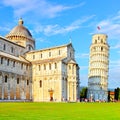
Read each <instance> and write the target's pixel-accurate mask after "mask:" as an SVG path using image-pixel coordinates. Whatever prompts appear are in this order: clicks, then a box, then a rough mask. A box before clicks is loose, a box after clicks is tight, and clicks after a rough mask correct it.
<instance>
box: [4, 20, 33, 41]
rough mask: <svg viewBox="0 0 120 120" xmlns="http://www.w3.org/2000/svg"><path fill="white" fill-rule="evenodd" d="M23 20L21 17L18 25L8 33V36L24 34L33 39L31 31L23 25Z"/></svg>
mask: <svg viewBox="0 0 120 120" xmlns="http://www.w3.org/2000/svg"><path fill="white" fill-rule="evenodd" d="M23 23H24V22H23V20H22V19H19V21H18V25H17V26H16V27H14V28H13V29H12V30H11V31H10V33H9V34H7V35H6V37H7V38H9V37H10V36H24V37H27V38H30V39H32V35H31V33H30V31H29V30H28V29H27V28H26V27H24V26H23Z"/></svg>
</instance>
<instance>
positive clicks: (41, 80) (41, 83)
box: [40, 80, 42, 88]
mask: <svg viewBox="0 0 120 120" xmlns="http://www.w3.org/2000/svg"><path fill="white" fill-rule="evenodd" d="M41 87H42V80H40V88H41Z"/></svg>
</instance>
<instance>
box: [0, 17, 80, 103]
mask: <svg viewBox="0 0 120 120" xmlns="http://www.w3.org/2000/svg"><path fill="white" fill-rule="evenodd" d="M74 55H75V50H74V48H73V45H72V43H68V44H65V45H60V46H55V47H51V48H45V49H40V50H36V49H35V39H34V38H33V37H32V35H31V33H30V31H29V30H28V29H27V28H26V27H25V26H24V22H23V20H22V19H19V21H18V25H17V26H15V27H14V28H13V29H12V30H11V31H10V32H9V33H8V34H7V35H6V36H5V37H2V36H0V100H32V101H58V102H60V101H62V100H69V101H76V100H77V98H79V83H80V81H79V66H78V64H77V63H76V61H75V56H74Z"/></svg>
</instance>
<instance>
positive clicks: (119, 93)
mask: <svg viewBox="0 0 120 120" xmlns="http://www.w3.org/2000/svg"><path fill="white" fill-rule="evenodd" d="M115 100H120V88H116V89H115Z"/></svg>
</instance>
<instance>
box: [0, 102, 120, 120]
mask: <svg viewBox="0 0 120 120" xmlns="http://www.w3.org/2000/svg"><path fill="white" fill-rule="evenodd" d="M0 120H120V103H19V102H18V103H13V102H11V103H9V102H8V103H7V102H6V103H0Z"/></svg>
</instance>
